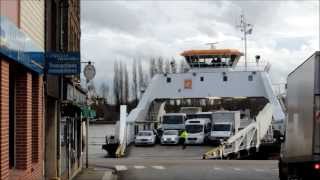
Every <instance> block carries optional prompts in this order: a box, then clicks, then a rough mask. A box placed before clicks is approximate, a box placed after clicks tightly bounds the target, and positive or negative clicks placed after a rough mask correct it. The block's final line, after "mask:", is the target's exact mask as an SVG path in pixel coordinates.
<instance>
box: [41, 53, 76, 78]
mask: <svg viewBox="0 0 320 180" xmlns="http://www.w3.org/2000/svg"><path fill="white" fill-rule="evenodd" d="M45 61H46V67H45V70H46V72H47V73H48V74H51V75H77V74H80V53H79V52H69V53H62V52H51V53H46V55H45Z"/></svg>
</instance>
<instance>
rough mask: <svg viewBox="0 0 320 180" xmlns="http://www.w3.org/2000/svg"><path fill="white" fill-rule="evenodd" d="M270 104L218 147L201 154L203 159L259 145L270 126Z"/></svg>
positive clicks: (226, 154) (217, 157) (223, 155)
mask: <svg viewBox="0 0 320 180" xmlns="http://www.w3.org/2000/svg"><path fill="white" fill-rule="evenodd" d="M271 119H272V105H271V104H267V105H266V106H265V107H264V108H263V109H262V110H261V111H260V112H259V114H258V116H257V117H256V121H254V122H252V123H251V124H249V125H248V126H247V127H245V128H244V129H242V130H240V131H239V132H238V133H236V134H235V135H234V136H232V137H230V138H229V139H228V140H227V141H226V142H224V143H223V144H222V145H221V146H219V147H218V148H214V149H212V150H210V151H208V152H207V153H205V154H204V155H203V159H208V158H213V159H222V158H224V157H227V156H228V155H230V154H237V153H239V152H240V151H241V150H250V148H253V147H256V148H258V147H259V146H260V143H261V140H262V139H263V138H264V136H265V135H266V134H267V131H268V128H269V127H270V126H271Z"/></svg>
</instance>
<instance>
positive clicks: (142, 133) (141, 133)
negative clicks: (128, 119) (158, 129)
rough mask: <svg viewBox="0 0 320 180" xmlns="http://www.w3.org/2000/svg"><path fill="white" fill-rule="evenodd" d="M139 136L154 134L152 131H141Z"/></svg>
mask: <svg viewBox="0 0 320 180" xmlns="http://www.w3.org/2000/svg"><path fill="white" fill-rule="evenodd" d="M138 136H152V132H139V133H138Z"/></svg>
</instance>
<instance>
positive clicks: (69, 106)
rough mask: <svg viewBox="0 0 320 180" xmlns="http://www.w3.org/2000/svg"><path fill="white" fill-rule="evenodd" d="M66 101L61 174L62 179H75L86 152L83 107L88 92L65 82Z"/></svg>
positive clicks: (63, 112)
mask: <svg viewBox="0 0 320 180" xmlns="http://www.w3.org/2000/svg"><path fill="white" fill-rule="evenodd" d="M64 84H65V86H64V87H65V88H64V101H63V102H62V105H61V118H60V123H59V124H60V138H59V139H60V172H61V174H60V175H61V177H62V179H70V178H72V177H74V176H75V175H76V174H77V173H78V172H80V171H81V169H82V164H83V163H82V157H83V155H84V152H85V138H84V136H83V135H84V131H83V129H84V127H85V122H84V120H85V118H84V117H83V115H82V114H83V112H82V111H83V110H82V107H84V106H85V104H86V92H85V91H83V90H82V89H81V87H79V86H77V85H73V84H72V83H71V82H68V81H65V82H64Z"/></svg>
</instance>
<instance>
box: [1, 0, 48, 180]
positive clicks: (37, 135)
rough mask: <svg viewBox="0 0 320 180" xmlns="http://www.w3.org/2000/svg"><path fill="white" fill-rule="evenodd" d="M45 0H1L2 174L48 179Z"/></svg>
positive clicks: (19, 177) (11, 177)
mask: <svg viewBox="0 0 320 180" xmlns="http://www.w3.org/2000/svg"><path fill="white" fill-rule="evenodd" d="M28 51H40V52H41V51H42V52H43V51H44V1H41V0H40V1H21V0H10V1H8V0H0V179H1V180H6V179H17V180H19V179H23V180H26V179H35V180H38V179H42V177H43V161H44V153H43V134H44V132H43V120H44V114H43V111H44V104H43V100H44V98H43V97H44V91H43V90H44V86H43V85H44V83H43V70H42V66H41V65H39V64H37V63H35V62H34V61H33V60H32V59H31V58H30V56H29V55H28V54H27V53H25V52H28Z"/></svg>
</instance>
